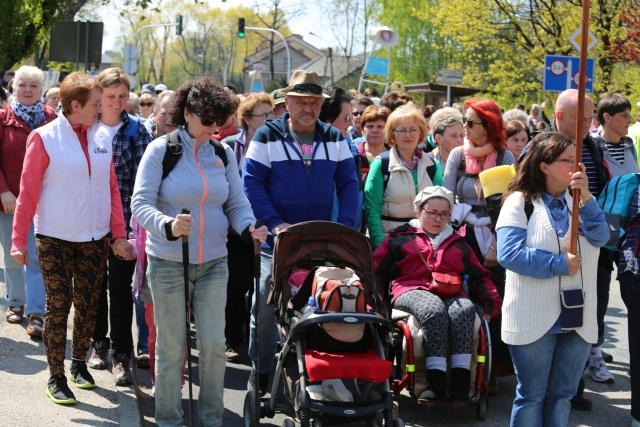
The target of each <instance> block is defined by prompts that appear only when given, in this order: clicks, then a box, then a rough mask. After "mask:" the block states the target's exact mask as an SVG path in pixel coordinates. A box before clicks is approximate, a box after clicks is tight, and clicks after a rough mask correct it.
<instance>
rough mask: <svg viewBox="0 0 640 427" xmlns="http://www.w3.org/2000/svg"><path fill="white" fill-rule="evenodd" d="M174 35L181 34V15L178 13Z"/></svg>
mask: <svg viewBox="0 0 640 427" xmlns="http://www.w3.org/2000/svg"><path fill="white" fill-rule="evenodd" d="M176 35H177V36H181V35H182V15H178V26H177V27H176Z"/></svg>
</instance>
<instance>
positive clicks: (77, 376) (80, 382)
mask: <svg viewBox="0 0 640 427" xmlns="http://www.w3.org/2000/svg"><path fill="white" fill-rule="evenodd" d="M69 379H70V380H71V381H73V382H74V383H76V386H77V387H78V388H84V389H87V388H94V387H95V386H96V381H95V380H94V379H93V377H92V376H91V374H90V373H89V370H88V369H87V364H86V363H84V362H80V361H77V360H74V361H72V362H71V375H70V377H69Z"/></svg>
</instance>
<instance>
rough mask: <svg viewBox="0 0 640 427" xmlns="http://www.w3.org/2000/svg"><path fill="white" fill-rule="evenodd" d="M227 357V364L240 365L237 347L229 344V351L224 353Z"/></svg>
mask: <svg viewBox="0 0 640 427" xmlns="http://www.w3.org/2000/svg"><path fill="white" fill-rule="evenodd" d="M224 354H225V356H227V362H229V363H240V354H238V349H237V347H236V348H234V347H233V346H231V345H229V344H227V349H226V350H225V352H224Z"/></svg>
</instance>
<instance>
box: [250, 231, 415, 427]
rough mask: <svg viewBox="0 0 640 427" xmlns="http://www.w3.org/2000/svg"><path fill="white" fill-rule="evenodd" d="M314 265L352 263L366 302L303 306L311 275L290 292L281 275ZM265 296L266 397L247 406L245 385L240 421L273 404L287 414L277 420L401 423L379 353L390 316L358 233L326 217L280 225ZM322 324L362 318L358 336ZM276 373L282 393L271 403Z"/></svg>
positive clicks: (271, 409) (315, 426) (314, 426)
mask: <svg viewBox="0 0 640 427" xmlns="http://www.w3.org/2000/svg"><path fill="white" fill-rule="evenodd" d="M316 267H320V268H322V267H329V268H331V267H338V268H339V269H345V268H350V269H351V270H353V272H355V274H357V278H359V281H360V283H361V284H362V288H363V289H364V292H363V293H364V297H365V301H366V310H362V312H361V311H358V312H345V311H336V312H331V311H321V310H316V311H314V310H312V309H310V308H309V306H308V302H309V296H310V295H311V286H312V285H311V283H312V282H313V279H314V278H313V277H308V278H307V280H304V283H303V284H302V285H301V286H300V287H299V288H298V290H297V293H295V295H294V291H295V289H293V290H292V288H291V286H290V284H289V280H290V276H291V273H292V272H293V271H294V269H296V271H297V269H303V270H311V273H309V276H312V275H313V274H314V273H313V271H314V269H315V268H316ZM269 303H270V304H275V306H276V317H277V324H278V328H279V336H280V342H279V346H278V349H279V351H278V354H277V365H276V372H275V376H274V380H273V385H272V387H271V394H270V397H269V398H268V399H262V402H260V405H259V413H257V411H258V409H256V410H251V406H252V405H255V403H256V402H255V399H258V397H257V396H258V395H257V393H258V392H257V390H255V389H254V391H249V392H248V395H247V399H246V400H245V411H244V412H245V422H246V425H257V423H256V422H255V419H251V420H247V419H246V418H247V417H249V418H254V417H257V418H258V419H259V418H262V417H269V418H272V417H273V416H274V414H275V412H276V411H277V412H283V413H285V414H287V415H288V416H290V417H291V418H287V419H286V420H285V421H284V423H283V426H284V427H295V426H300V427H320V426H322V425H323V423H324V424H332V423H345V422H354V421H359V420H362V421H364V422H365V423H366V425H367V426H369V427H380V426H381V424H383V425H384V427H402V426H404V423H403V422H402V420H401V419H399V418H397V419H394V418H393V402H392V393H391V389H390V381H389V378H390V376H391V369H392V366H391V363H390V362H389V361H388V360H386V357H385V347H386V344H387V341H388V339H389V337H390V336H391V329H392V323H391V322H390V321H389V320H388V319H386V318H385V317H384V316H382V315H381V314H380V313H379V307H380V299H379V297H378V296H377V293H376V291H375V285H374V280H373V257H372V250H371V246H370V244H369V241H368V240H367V238H366V237H365V236H364V235H362V234H360V233H359V232H357V231H356V230H353V229H351V228H348V227H345V226H343V225H340V224H336V223H332V222H326V221H311V222H305V223H300V224H297V225H294V226H291V227H289V228H287V229H286V230H285V231H283V232H282V233H280V235H279V236H278V239H277V241H276V244H275V248H274V254H273V274H272V282H271V293H270V295H269ZM328 324H330V325H346V326H353V325H362V326H361V328H362V330H363V333H362V338H361V339H358V340H356V341H354V342H341V341H339V340H337V339H335V338H334V336H333V335H330V334H329V333H327V332H326V331H325V329H323V325H328ZM358 327H360V326H358ZM280 380H282V383H283V386H284V387H283V388H284V397H285V401H284V403H283V404H278V405H276V394H277V391H278V388H279V381H280ZM331 391H335V393H334V394H331V393H330V392H331ZM336 396H337V397H338V398H336ZM345 396H346V398H345ZM248 405H249V408H248V407H247V406H248ZM256 406H257V405H256ZM380 415H381V417H380ZM381 418H382V419H381ZM381 421H382V423H381Z"/></svg>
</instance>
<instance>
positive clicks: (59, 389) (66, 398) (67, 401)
mask: <svg viewBox="0 0 640 427" xmlns="http://www.w3.org/2000/svg"><path fill="white" fill-rule="evenodd" d="M47 396H48V397H49V399H51V400H52V401H53V402H54V403H57V404H59V405H74V404H75V403H76V397H75V396H74V395H73V393H72V392H71V390H70V389H69V386H68V385H67V377H65V376H64V374H56V375H51V376H50V377H49V382H48V383H47Z"/></svg>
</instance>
